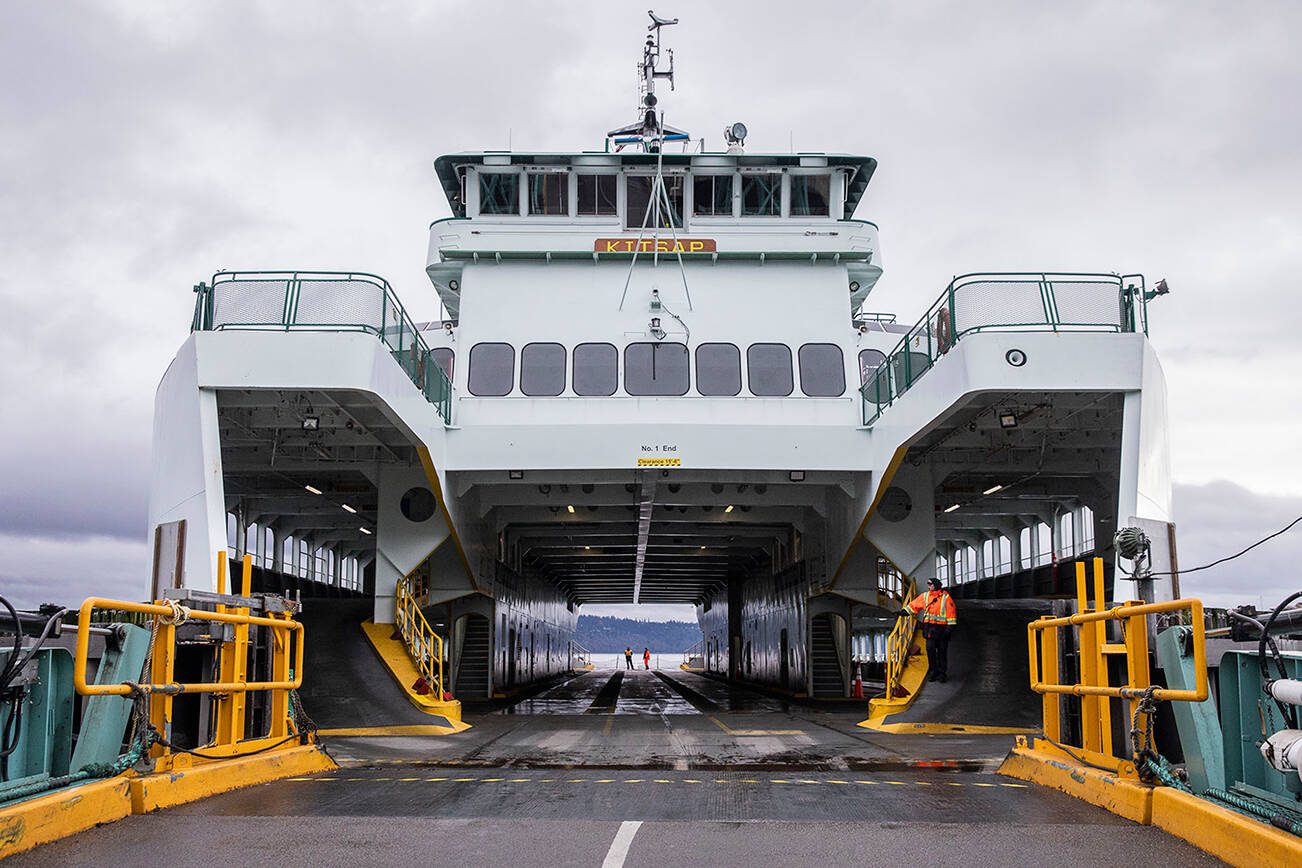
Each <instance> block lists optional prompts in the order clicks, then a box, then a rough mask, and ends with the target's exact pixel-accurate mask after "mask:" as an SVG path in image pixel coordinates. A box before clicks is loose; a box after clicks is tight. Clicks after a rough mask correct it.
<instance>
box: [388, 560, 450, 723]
mask: <svg viewBox="0 0 1302 868" xmlns="http://www.w3.org/2000/svg"><path fill="white" fill-rule="evenodd" d="M395 596H396V600H395V602H396V604H397V609H396V612H395V617H394V626H395V627H396V628H397V630H398V635H399V636H401V637H402V644H403V645H405V646H406V647H407V653H408V654H409V655H410V656H411V659H412V662H413V663H415V664H416V671H418V672H419V673H420V676H421V677H422V678H424V679H425V683H426V684H428V685H429V688H430V693H432V694H433V695H434V698H435V699H438V700H442V699H443V698H444V693H443V655H444V645H443V637H442V636H440V635H439V634H437V633H435V632H434V629H433V628H432V627H430V625H429V621H427V620H425V615H424V613H423V612H421V610H420V607H421V606H422V605H423V604H424V602H425V598H426V594H425V592H424V591H423V590H422V589H419V588H416V587H414V586H413V583H412V581H411V577H410V576H404V577H402V578H401V579H399V580H398V585H397V590H396V594H395Z"/></svg>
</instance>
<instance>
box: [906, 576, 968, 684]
mask: <svg viewBox="0 0 1302 868" xmlns="http://www.w3.org/2000/svg"><path fill="white" fill-rule="evenodd" d="M900 614H901V615H912V616H913V617H915V618H917V619H918V620H919V621H921V622H922V636H923V638H924V639H926V640H927V680H928V681H939V682H941V683H942V684H943V683H944V682H945V681H946V680H948V677H949V671H948V670H949V665H948V663H949V661H948V656H949V637H950V634H951V633H953V632H954V628H955V627H956V626H957V625H958V610H957V608H956V607H955V606H954V598H953V597H951V596H950V595H949V592H948V591H946V590H945V589H944V588H943V587H941V584H940V580H939V579H927V590H926V592H925V593H922V594H918V595H917V596H916V597H914V598H913V599H912V600H910V601H909V605H908V607H907V608H905V609H904V611H903V612H901V613H900Z"/></svg>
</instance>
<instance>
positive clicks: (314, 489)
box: [303, 485, 321, 494]
mask: <svg viewBox="0 0 1302 868" xmlns="http://www.w3.org/2000/svg"><path fill="white" fill-rule="evenodd" d="M303 487H304V488H306V489H307V490H308V491H310V492H312V493H313V494H320V493H321V489H319V488H317V487H316V486H313V485H304V486H303Z"/></svg>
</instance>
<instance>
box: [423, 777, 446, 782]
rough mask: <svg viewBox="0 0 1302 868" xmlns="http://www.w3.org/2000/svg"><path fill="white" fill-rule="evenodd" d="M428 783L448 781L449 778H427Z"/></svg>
mask: <svg viewBox="0 0 1302 868" xmlns="http://www.w3.org/2000/svg"><path fill="white" fill-rule="evenodd" d="M425 780H427V781H446V780H447V778H426V779H425Z"/></svg>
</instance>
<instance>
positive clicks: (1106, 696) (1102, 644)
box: [1027, 558, 1208, 776]
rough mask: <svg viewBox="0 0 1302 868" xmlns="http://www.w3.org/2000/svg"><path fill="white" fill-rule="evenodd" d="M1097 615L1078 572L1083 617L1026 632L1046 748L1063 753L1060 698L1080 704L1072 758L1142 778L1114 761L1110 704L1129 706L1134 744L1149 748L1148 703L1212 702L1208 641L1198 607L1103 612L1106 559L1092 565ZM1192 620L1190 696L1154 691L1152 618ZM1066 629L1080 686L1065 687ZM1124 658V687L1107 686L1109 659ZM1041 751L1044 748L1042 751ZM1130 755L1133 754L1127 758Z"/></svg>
mask: <svg viewBox="0 0 1302 868" xmlns="http://www.w3.org/2000/svg"><path fill="white" fill-rule="evenodd" d="M1093 586H1094V587H1093V590H1094V608H1093V609H1091V608H1089V594H1088V587H1087V582H1086V576H1085V564H1084V563H1082V562H1077V564H1076V597H1077V600H1076V602H1077V607H1078V609H1079V611H1078V612H1077V614H1075V615H1070V616H1066V617H1052V616H1048V615H1046V616H1044V617H1041V618H1040V619H1039V620H1036V621H1032V622H1030V623H1029V624H1027V647H1028V651H1029V655H1030V667H1031V668H1030V671H1031V689H1032V690H1033V691H1035V692H1036V693H1039V694H1040V695H1041V696H1042V697H1043V700H1044V711H1043V715H1044V740H1045V741H1046V742H1047V744H1048V746H1049V747H1050V748H1057V749H1060V750H1061V749H1062V748H1063V745H1064V743H1065V740H1064V735H1063V727H1062V708H1061V705H1062V703H1061V699H1060V698H1061V697H1063V696H1073V697H1079V699H1080V738H1079V739H1078V740H1079V742H1080V744H1077V745H1069V746H1068V748H1069V749H1070V750H1073V751H1076V752H1078V753H1080V754H1083V755H1084V757H1085V759H1086V760H1087V761H1088V762H1090V763H1093V764H1095V765H1104V766H1107V767H1109V768H1114V769H1116V770H1117V772H1118V773H1119V774H1123V775H1126V776H1133V775H1135V774H1137V772H1136V769H1135V766H1134V765H1133V764H1132V763H1137V762H1139V761H1140V759H1141V758H1140V757H1133V756H1132V757H1130V758H1129V760H1130V761H1129V762H1128V761H1127V760H1126V759H1125V758H1120V757H1117V756H1115V755H1114V750H1113V739H1112V710H1111V700H1113V699H1121V700H1125V701H1126V702H1127V703H1128V706H1129V707H1128V712H1129V713H1128V715H1127V717H1126V720H1127V721H1131V722H1133V725H1134V726H1135V728H1136V732H1135V733H1134V734H1133V737H1132V741H1136V740H1137V741H1138V742H1142V743H1146V742H1147V741H1148V740H1149V739H1150V738H1151V734H1150V732H1149V726H1150V719H1151V715H1149V714H1141V713H1137V711H1139V705H1140V703H1141V702H1142V701H1144V700H1145V699H1146V698H1148V699H1150V700H1153V701H1169V702H1202V701H1203V700H1205V699H1207V697H1208V684H1207V636H1206V630H1205V626H1204V620H1203V605H1202V601H1201V600H1197V599H1187V600H1169V601H1167V602H1163V603H1143V602H1138V601H1130V602H1125V603H1120V604H1118V605H1114V606H1113V607H1112V608H1105V606H1106V603H1105V601H1104V574H1103V559H1102V558H1094V561H1093ZM1183 611H1188V612H1189V623H1190V625H1191V626H1192V628H1193V632H1192V649H1193V658H1194V659H1193V671H1194V673H1195V681H1194V688H1193V689H1192V690H1172V689H1169V688H1164V687H1154V686H1153V683H1152V680H1151V677H1152V676H1151V671H1150V667H1149V641H1148V634H1149V630H1148V618H1149V617H1150V616H1153V615H1158V614H1169V613H1171V612H1183ZM1109 622H1116V623H1119V624H1120V625H1121V626H1120V630H1121V637H1122V641H1121V642H1109V641H1108V635H1107V625H1108V623H1109ZM1064 627H1078V628H1079V635H1078V637H1077V640H1076V647H1077V649H1078V653H1079V664H1078V666H1077V668H1078V670H1079V676H1078V677H1079V680H1078V681H1076V682H1073V683H1064V682H1063V681H1062V680H1061V674H1060V672H1059V653H1060V652H1059V649H1060V648H1061V647H1062V646H1061V645H1060V642H1059V636H1058V631H1059V630H1060V629H1062V628H1064ZM1110 655H1120V656H1124V658H1125V663H1126V681H1125V683H1124V684H1118V685H1112V684H1109V677H1108V656H1110ZM1037 747H1041V745H1037ZM1129 752H1130V751H1128V753H1129Z"/></svg>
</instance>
